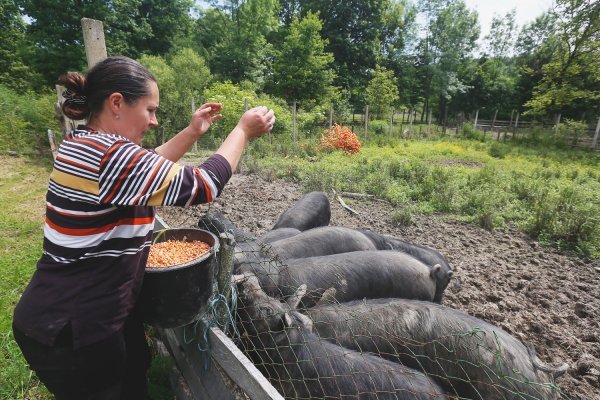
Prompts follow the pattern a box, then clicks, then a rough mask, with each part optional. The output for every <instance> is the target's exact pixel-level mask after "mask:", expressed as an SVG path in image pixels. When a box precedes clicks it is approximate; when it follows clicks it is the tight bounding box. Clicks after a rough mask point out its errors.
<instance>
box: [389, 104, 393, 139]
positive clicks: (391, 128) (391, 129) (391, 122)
mask: <svg viewBox="0 0 600 400" xmlns="http://www.w3.org/2000/svg"><path fill="white" fill-rule="evenodd" d="M393 130H394V109H392V113H391V114H390V137H392V131H393Z"/></svg>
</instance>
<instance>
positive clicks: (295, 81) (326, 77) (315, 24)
mask: <svg viewBox="0 0 600 400" xmlns="http://www.w3.org/2000/svg"><path fill="white" fill-rule="evenodd" d="M321 28H322V24H321V20H320V19H319V16H318V15H317V14H313V13H311V12H309V13H307V14H306V16H305V17H304V18H303V19H302V20H298V19H297V18H296V19H294V20H293V22H292V24H291V26H290V33H289V35H288V36H287V37H286V38H285V41H284V43H283V45H282V48H281V50H279V51H277V52H276V53H275V55H276V58H275V62H274V63H273V82H272V84H271V91H272V92H273V93H275V94H277V95H278V96H280V97H283V98H284V99H286V100H287V101H288V102H292V101H295V100H297V101H300V102H308V103H315V102H316V103H320V102H322V101H323V100H324V99H326V98H327V97H328V96H329V95H330V94H331V86H332V83H333V79H334V77H335V73H334V72H333V70H332V68H331V64H332V62H333V55H332V54H331V53H327V52H325V50H324V49H325V45H326V43H327V42H326V41H325V40H323V39H322V38H321V35H320V31H321Z"/></svg>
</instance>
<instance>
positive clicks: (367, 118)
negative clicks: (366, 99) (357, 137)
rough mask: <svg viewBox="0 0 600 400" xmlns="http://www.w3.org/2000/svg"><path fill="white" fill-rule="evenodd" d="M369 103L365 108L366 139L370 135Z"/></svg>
mask: <svg viewBox="0 0 600 400" xmlns="http://www.w3.org/2000/svg"><path fill="white" fill-rule="evenodd" d="M368 132H369V105H368V104H367V106H366V108H365V140H367V138H368V137H369V133H368Z"/></svg>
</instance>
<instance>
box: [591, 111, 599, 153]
mask: <svg viewBox="0 0 600 400" xmlns="http://www.w3.org/2000/svg"><path fill="white" fill-rule="evenodd" d="M599 133H600V118H598V124H596V133H594V139H593V140H592V150H595V149H596V144H598V134H599Z"/></svg>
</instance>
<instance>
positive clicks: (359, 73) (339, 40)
mask: <svg viewBox="0 0 600 400" xmlns="http://www.w3.org/2000/svg"><path fill="white" fill-rule="evenodd" d="M383 4H384V2H383V0H348V1H339V2H332V1H331V0H305V1H303V4H302V13H303V14H305V13H307V12H308V11H312V12H314V13H319V15H320V17H321V19H322V20H323V31H322V32H323V33H322V35H323V37H324V38H325V39H326V40H327V41H328V42H329V44H328V46H327V48H326V49H325V50H326V51H330V52H332V53H333V56H334V57H335V60H336V64H337V66H338V69H337V71H338V79H337V80H336V82H335V84H336V86H339V87H342V88H343V89H347V90H353V91H356V92H354V93H353V97H355V99H356V98H359V97H362V96H360V93H359V91H360V90H361V89H362V88H364V87H365V86H366V84H367V80H368V77H369V71H370V69H372V68H374V67H375V63H376V57H377V50H378V47H379V42H378V37H379V32H380V31H381V29H382V13H383V7H382V6H383Z"/></svg>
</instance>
